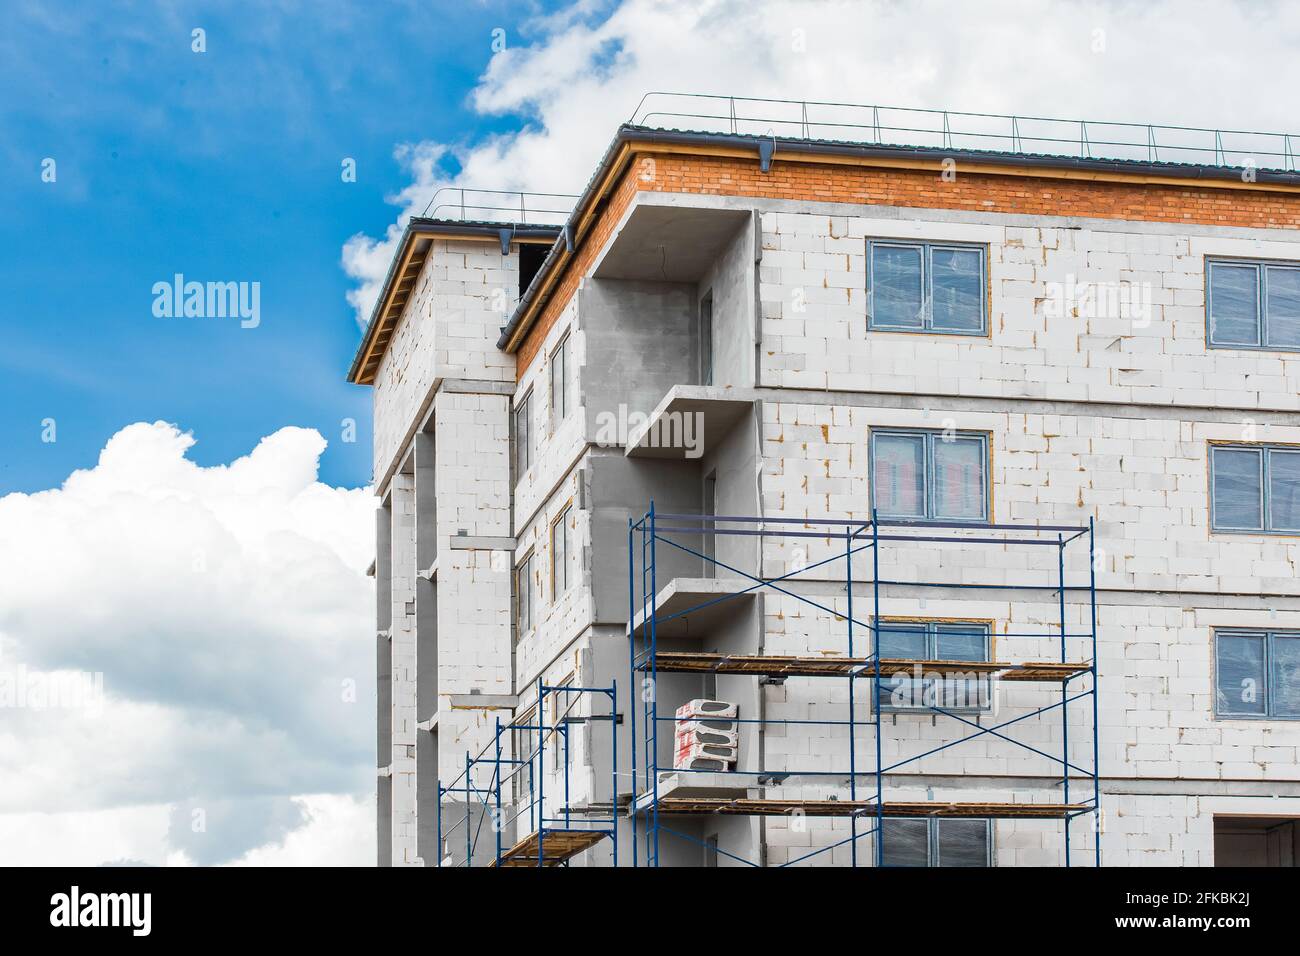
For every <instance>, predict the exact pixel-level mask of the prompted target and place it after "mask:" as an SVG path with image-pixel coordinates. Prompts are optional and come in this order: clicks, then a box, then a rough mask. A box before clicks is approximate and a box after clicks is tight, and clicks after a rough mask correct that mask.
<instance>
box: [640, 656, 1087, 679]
mask: <svg viewBox="0 0 1300 956" xmlns="http://www.w3.org/2000/svg"><path fill="white" fill-rule="evenodd" d="M649 666H650V665H649V663H648V662H647V663H646V664H644V665H642V670H648V669H649ZM654 666H655V669H656V670H660V671H665V672H675V673H716V674H756V675H760V676H771V677H828V676H829V677H835V676H844V677H847V676H848V675H849V674H850V673H857V675H858V676H859V677H872V676H874V675H875V672H876V668H875V664H874V662H871V661H869V660H868V659H867V658H865V657H789V656H778V655H757V654H716V653H706V652H696V651H660V652H659V653H657V654H656V655H655V657H654ZM918 667H919V668H920V669H921V672H922V673H923V674H980V675H990V676H996V677H998V678H1000V679H1002V680H1013V681H1046V682H1055V681H1063V680H1066V679H1067V678H1070V677H1074V676H1076V675H1078V674H1082V673H1084V672H1085V671H1087V670H1089V669H1090V667H1091V665H1089V664H1086V663H1082V662H1065V663H1061V662H1060V661H1024V662H1016V663H1012V662H1010V661H950V660H945V661H936V660H904V659H901V658H886V659H885V660H882V661H880V675H881V676H882V677H892V676H893V675H895V674H903V675H908V674H911V673H913V672H914V670H915V668H918Z"/></svg>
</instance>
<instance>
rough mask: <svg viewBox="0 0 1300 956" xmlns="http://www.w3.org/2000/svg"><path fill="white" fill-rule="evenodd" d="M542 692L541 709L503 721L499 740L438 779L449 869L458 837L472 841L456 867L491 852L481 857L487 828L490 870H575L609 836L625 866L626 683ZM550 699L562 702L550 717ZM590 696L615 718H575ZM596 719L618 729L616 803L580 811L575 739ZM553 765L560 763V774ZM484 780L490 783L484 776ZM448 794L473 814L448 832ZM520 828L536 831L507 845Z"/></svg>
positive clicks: (613, 767)
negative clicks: (621, 694)
mask: <svg viewBox="0 0 1300 956" xmlns="http://www.w3.org/2000/svg"><path fill="white" fill-rule="evenodd" d="M536 689H537V690H536V693H537V698H536V704H535V710H534V711H533V712H532V713H531V715H530V716H527V717H523V718H519V717H516V718H515V719H513V720H511V721H510V722H509V723H502V722H501V718H500V717H498V718H496V727H495V733H493V735H492V739H491V741H489V742H488V743H487V744H486V745H485V746H484V747H483V749H482V750H480V751H479V752H478V754H477V755H471V754H470V753H469V751H466V752H465V769H464V770H462V771H461V772H460V773H459V774H458V775H457V776H456V777H455V778H453V779H452V780H451V781H450V782H448V783H447V784H443V782H442V780H438V781H437V795H438V803H437V807H438V812H437V817H436V820H437V831H436V839H437V841H438V842H437V846H438V850H439V853H438V866H444V865H448V864H446V863H444V860H445V859H447V858H448V857H447V855H446V851H447V850H448V849H449V847H450V844H449V842H448V838H449V837H450V836H451V835H452V834H453V833H455V834H456V840H457V841H458V842H459V841H460V840H462V839H463V840H464V843H463V844H462V846H463V849H464V859H463V860H462V861H460V862H459V863H453V864H450V865H455V866H465V867H471V866H473V865H474V860H475V859H476V857H479V858H481V856H482V855H485V854H479V853H477V852H476V851H477V848H478V843H479V839H480V837H484V836H485V834H484V830H485V829H487V830H490V832H491V837H490V838H491V840H492V842H493V844H494V846H493V850H492V859H491V861H490V862H489V863H487V865H488V866H489V867H496V868H502V867H524V866H534V867H552V866H567V865H568V863H569V860H571V859H573V858H574V857H575V856H577V855H578V854H580V853H583V852H585V851H587V850H590V849H591V848H592V847H594V846H595V845H596V844H598V843H600V842H601V841H602V840H606V839H607V840H609V841H610V844H611V847H610V858H611V860H612V861H613V865H614V866H618V815H619V808H618V801H619V786H618V724H619V716H620V715H619V713H618V684H617V683H611V684H610V686H609V687H579V686H576V685H574V684H561V685H558V686H552V685H548V684H545V683H543V682H542V680H541V678H538V679H537V683H536ZM548 698H553V699H554V700H555V703H554V705H553V712H552V713H551V714H549V715H548V713H547V708H546V702H547V699H548ZM589 698H596V699H598V700H599V699H603V700H605V701H606V702H608V704H609V713H608V714H596V713H590V714H577V715H574V714H573V710H574V708H575V707H576V706H577V703H578V701H580V700H582V699H589ZM596 722H608V723H609V725H610V755H609V756H610V776H609V787H610V791H609V792H610V795H611V802H609V803H605V802H603V801H602V802H599V803H591V802H587V803H585V804H580V805H577V806H575V805H573V804H572V803H571V802H570V800H569V796H570V792H571V791H570V767H571V765H572V763H573V759H572V753H571V742H570V739H569V734H570V732H571V730H572V728H573V727H574V726H577V725H582V724H585V725H591V724H593V723H596ZM548 741H549V743H548ZM552 764H557V765H558V769H557V768H553V767H552V766H551V765H552ZM476 771H477V772H478V773H477V774H476ZM476 776H477V777H478V778H479V779H476ZM484 776H486V778H487V779H486V780H483V779H481V778H482V777H484ZM548 776H552V777H556V778H557V779H556V780H555V784H557V785H558V791H559V792H558V793H557V794H556V795H554V796H553V797H552V800H551V803H550V804H548V803H547V800H546V779H547V777H548ZM593 782H594V778H593ZM512 790H513V791H514V792H515V797H516V799H515V800H513V801H511V800H510V799H509V796H510V791H512ZM446 797H454V798H459V799H458V800H457V802H459V803H463V805H464V808H465V811H464V815H463V816H461V817H460V819H458V820H455V821H454V822H451V823H450V824H449V825H448V826H445V827H444V825H443V815H444V810H443V805H444V798H446ZM471 811H472V812H471ZM476 814H477V825H475V815H476ZM487 819H491V820H492V825H491V826H490V827H486V828H485V827H484V826H483V821H485V820H487ZM551 824H554V825H551ZM575 824H576V825H575ZM512 825H513V826H516V827H517V828H518V829H517V830H516V831H515V832H519V830H523V829H524V828H525V827H527V829H528V831H529V833H528V835H527V836H526V837H524V838H523V839H521V840H519V841H518V842H517V843H515V844H514V845H513V846H510V847H509V848H507V847H506V846H505V844H504V841H503V837H502V833H503V831H505V829H506V827H507V826H512ZM457 831H460V832H459V833H457Z"/></svg>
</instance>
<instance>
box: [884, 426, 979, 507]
mask: <svg viewBox="0 0 1300 956" xmlns="http://www.w3.org/2000/svg"><path fill="white" fill-rule="evenodd" d="M945 431H946V429H935V428H872V429H871V430H870V433H869V434H868V436H867V458H868V461H867V469H868V472H867V473H868V476H869V477H868V482H869V488H870V494H871V509H872V511H873V512H877V511H879V513H880V517H882V518H888V519H890V520H893V521H914V522H916V523H917V524H971V525H979V524H988V523H989V522H990V521H992V520H993V518H992V515H993V478H992V472H993V467H992V466H993V462H992V454H991V449H992V443H991V441H990V440H989V439H990V435H989V433H988V432H983V431H960V430H954V431H953V440H954V441H957V440H978V441H979V442H980V451H981V455H980V459H981V461H982V462H983V469H982V470H983V489H982V490H981V495H982V496H983V504H984V510H983V514H982V515H981V516H980V517H978V518H949V517H942V516H939V515H936V514H934V513H933V512H934V511H935V510H936V508H935V506H934V443H935V440H936V439H938V440H939V441H942V440H943V436H944V433H945ZM878 435H884V436H886V437H894V436H897V437H903V438H922V439H924V441H925V458H924V462H923V466H922V473H923V477H924V482H923V484H922V488H921V492H922V497H923V499H924V510H925V515H924V516H921V517H918V516H916V515H895V514H888V513H886V512H884V511H880V509H879V508H878V506H877V505H876V489H877V482H876V437H877V436H878Z"/></svg>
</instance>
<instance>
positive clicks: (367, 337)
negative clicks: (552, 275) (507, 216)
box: [347, 216, 563, 385]
mask: <svg viewBox="0 0 1300 956" xmlns="http://www.w3.org/2000/svg"><path fill="white" fill-rule="evenodd" d="M562 228H563V227H561V226H552V225H545V224H541V223H522V222H490V221H471V222H466V221H464V220H460V219H429V218H426V217H424V216H412V217H411V218H410V219H409V220H407V222H406V225H405V226H404V227H403V229H402V236H401V239H400V240H399V241H398V243H397V248H396V249H395V250H394V252H393V258H392V260H391V261H390V262H389V263H388V273H387V275H385V276H384V284H383V285H382V286H381V287H380V291H379V298H377V299H376V300H375V304H374V307H373V308H372V309H371V310H370V320H369V321H368V322H367V323H366V329H365V334H364V335H363V336H362V337H361V342H360V343H359V344H358V346H357V351H356V353H355V354H354V355H353V356H352V364H351V365H350V366H349V368H348V375H347V381H348V382H350V383H352V384H353V385H362V384H366V383H363V382H360V381H359V380H358V379H359V376H360V373H361V369H362V366H363V364H364V362H365V359H366V357H367V356H368V355H369V353H370V349H371V345H372V344H373V342H374V340H375V336H376V335H377V334H378V332H379V325H378V319H379V316H380V315H381V314H382V313H383V310H384V307H385V306H386V304H387V303H388V300H389V299H390V298H391V297H392V292H393V279H394V277H395V276H396V274H397V271H398V267H399V263H401V262H403V261H405V259H406V252H407V250H408V249H409V248H410V245H411V243H412V242H414V241H415V239H416V238H418V237H420V236H433V237H441V236H447V237H462V236H463V237H466V238H482V239H485V240H487V239H499V238H500V236H501V231H502V230H503V229H508V230H510V235H511V238H512V239H515V240H519V241H525V242H527V241H534V242H551V243H554V242H555V239H556V237H557V236H559V234H560V232H561V231H562Z"/></svg>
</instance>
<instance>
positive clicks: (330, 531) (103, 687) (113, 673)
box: [0, 422, 375, 863]
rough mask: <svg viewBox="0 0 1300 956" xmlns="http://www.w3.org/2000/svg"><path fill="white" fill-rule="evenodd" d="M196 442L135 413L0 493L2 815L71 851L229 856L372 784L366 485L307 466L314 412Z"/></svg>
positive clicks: (314, 459)
mask: <svg viewBox="0 0 1300 956" xmlns="http://www.w3.org/2000/svg"><path fill="white" fill-rule="evenodd" d="M193 444H194V438H193V436H191V435H189V434H186V433H184V432H182V431H180V430H179V429H178V428H176V427H175V426H173V425H168V424H166V423H163V422H155V423H153V424H146V423H138V424H135V425H131V426H128V427H126V428H124V429H122V430H121V431H119V432H118V433H117V434H116V435H114V436H113V437H112V439H110V440H109V442H108V443H107V445H106V446H105V447H104V449H103V451H102V452H101V454H100V457H99V461H98V463H97V464H96V465H95V467H93V468H89V469H85V470H81V471H77V472H74V473H73V474H72V475H71V476H70V477H69V478H68V479H67V480H66V481H65V482H64V483H63V486H62V487H61V488H58V489H54V490H50V491H44V492H40V493H37V494H30V495H26V494H12V495H8V496H7V497H4V498H0V779H3V780H5V786H4V787H0V831H3V830H5V829H7V827H6V824H12V823H13V821H14V820H22V821H23V825H24V832H26V833H33V832H35V833H42V834H47V835H48V836H49V843H50V846H51V847H55V848H56V852H57V847H58V846H60V842H59V841H60V835H61V834H62V835H64V836H68V837H69V839H71V836H70V835H78V834H79V835H81V837H82V838H84V837H85V834H86V833H87V831H94V832H95V833H96V836H95V837H94V838H93V839H85V840H84V846H85V853H87V854H88V855H87V856H82V857H80V858H78V859H76V860H75V862H80V863H99V862H105V861H109V860H114V859H141V860H144V861H146V862H152V863H162V862H168V861H172V862H175V861H177V860H181V861H189V862H202V863H206V862H223V861H227V860H232V859H236V858H238V857H240V856H242V855H243V854H245V853H246V852H248V851H250V850H252V849H254V848H257V847H259V846H262V845H264V844H268V843H271V844H279V843H282V842H283V841H284V839H285V838H286V836H287V835H288V834H290V833H292V832H293V830H294V829H295V827H302V826H305V825H307V824H308V822H309V819H310V815H309V814H308V813H307V812H306V811H305V810H304V809H303V808H301V807H300V806H298V805H297V804H295V803H293V802H291V798H293V797H295V796H297V795H302V794H320V793H326V794H328V793H336V794H364V793H366V792H367V791H368V790H370V789H371V788H373V786H374V781H373V773H374V771H373V748H374V732H373V727H374V725H373V710H372V709H371V703H370V702H371V701H373V699H374V698H373V694H374V650H373V645H372V643H371V642H370V641H368V640H367V639H366V637H367V635H368V634H370V633H371V631H373V626H374V622H373V601H374V591H373V584H372V582H371V581H370V579H368V578H367V577H366V576H365V569H366V567H367V566H368V564H369V562H370V560H371V559H372V557H373V550H374V543H373V534H374V521H373V510H374V507H375V501H374V498H373V496H372V495H371V494H370V493H369V491H368V490H366V489H343V488H332V487H329V486H327V485H324V484H321V483H320V482H318V481H317V480H316V476H317V465H318V459H319V456H320V454H321V452H322V451H323V450H324V448H325V441H324V439H323V438H321V436H320V435H319V434H318V433H317V432H315V431H312V430H307V429H301V428H283V429H280V430H279V431H277V432H276V433H275V434H273V435H270V436H268V437H267V438H265V439H263V440H262V441H261V442H260V443H259V444H258V446H257V447H256V448H255V449H253V451H252V452H251V453H249V454H248V455H246V456H244V457H242V458H239V459H238V460H236V461H234V462H232V463H231V464H229V465H219V466H214V467H201V466H199V465H197V464H195V463H194V462H193V461H192V460H190V459H189V458H188V457H187V452H188V451H189V449H190V448H191V447H192V446H193ZM78 676H80V677H81V678H82V681H81V683H79V684H78V683H76V682H75V681H72V680H71V679H72V678H76V677H78ZM56 679H57V680H58V681H61V683H60V684H59V685H58V686H60V687H64V688H66V687H68V686H72V687H75V688H79V689H80V691H81V692H80V693H77V694H69V693H67V692H66V691H64V692H57V693H56V692H53V690H52V689H54V688H55V687H56V683H55V682H56ZM6 686H7V687H8V689H9V694H8V696H7V697H6V696H5V694H4V691H5V688H6ZM19 692H21V693H19ZM35 809H39V810H40V811H41V812H40V813H39V814H37V815H34V816H33V815H32V814H31V811H33V810H35ZM195 810H200V811H202V812H203V817H204V820H205V827H204V828H203V829H201V830H195V829H193V828H192V826H191V824H192V820H193V812H194V811H195ZM119 838H120V839H119ZM366 838H370V839H371V841H372V843H373V837H372V836H371V830H370V829H367V830H363V831H361V833H360V834H358V839H361V840H362V841H364V840H365V839H366ZM20 842H21V841H20ZM3 843H4V840H0V844H3ZM8 845H9V846H11V847H12V846H13V844H8ZM39 845H40V844H39V843H36V844H32V848H33V850H35V849H36V848H37V847H39ZM96 855H98V857H99V858H97V859H96V858H93V857H95V856H96ZM43 858H44V857H43V856H41V855H35V856H33V857H30V858H29V859H30V861H36V860H40V859H43ZM8 862H14V861H13V860H9V861H8Z"/></svg>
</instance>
